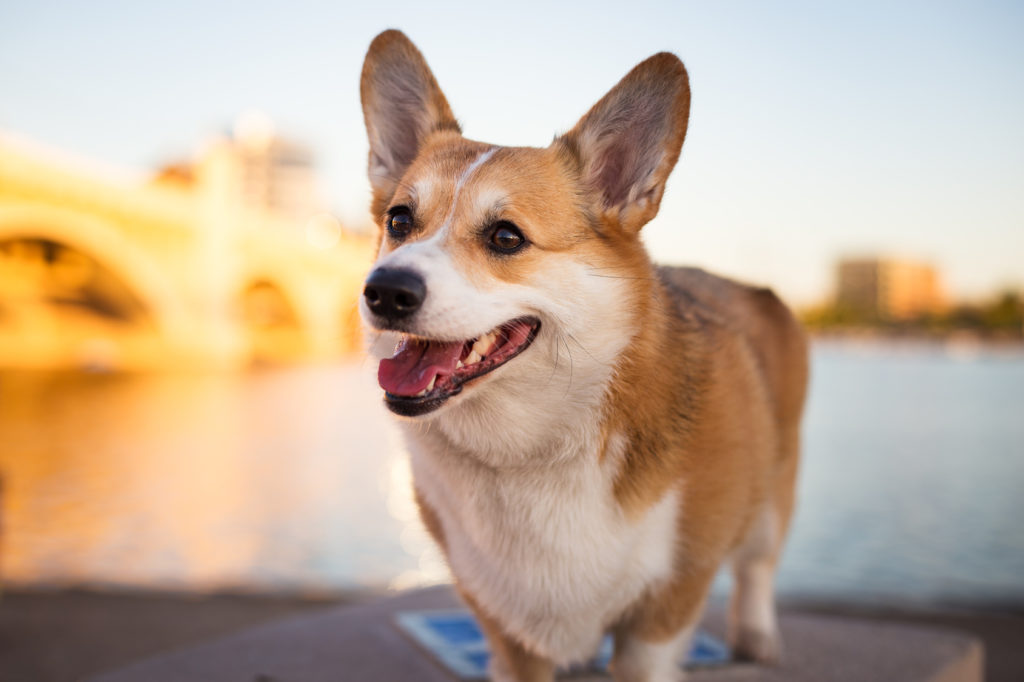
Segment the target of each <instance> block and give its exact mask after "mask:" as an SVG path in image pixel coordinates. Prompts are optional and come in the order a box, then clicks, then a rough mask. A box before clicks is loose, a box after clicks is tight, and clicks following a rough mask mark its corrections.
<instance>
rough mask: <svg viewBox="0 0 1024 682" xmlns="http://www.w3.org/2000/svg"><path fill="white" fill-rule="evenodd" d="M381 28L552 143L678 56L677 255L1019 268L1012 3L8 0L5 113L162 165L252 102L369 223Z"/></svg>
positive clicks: (795, 283) (657, 238) (484, 103)
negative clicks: (650, 69) (688, 103)
mask: <svg viewBox="0 0 1024 682" xmlns="http://www.w3.org/2000/svg"><path fill="white" fill-rule="evenodd" d="M371 6H373V7H371ZM388 27H396V28H401V29H403V30H404V31H405V32H406V33H408V34H409V36H410V37H411V38H412V39H413V40H414V41H415V42H416V43H417V44H418V45H419V47H420V49H421V50H422V51H423V52H424V54H425V55H426V56H427V59H428V61H429V62H430V64H431V66H432V68H433V69H434V72H435V74H436V75H437V77H438V80H439V81H440V83H441V86H442V88H444V90H445V91H446V93H447V94H448V98H449V101H450V102H451V103H452V106H453V108H454V110H455V113H456V116H458V117H459V119H460V120H461V121H462V122H463V124H464V128H465V132H466V134H467V135H468V136H470V137H475V138H478V139H484V140H487V141H490V142H496V143H502V144H529V145H545V144H547V143H548V142H549V141H550V139H551V137H552V135H553V134H554V133H555V132H556V131H564V130H566V129H568V128H569V127H571V126H572V125H573V123H575V121H576V119H577V118H578V117H579V116H580V115H581V114H582V113H583V112H584V111H586V110H587V108H588V107H589V106H590V105H591V104H592V103H593V102H594V101H596V100H597V99H598V98H599V97H600V96H601V95H602V94H604V92H605V91H606V90H607V89H608V88H610V87H611V86H612V85H613V84H614V83H615V82H616V81H617V80H618V79H619V78H620V77H621V76H622V75H624V74H625V73H626V72H627V71H628V70H629V69H630V68H631V67H632V66H633V65H634V64H635V63H636V62H638V61H640V60H641V59H643V58H645V57H647V56H649V55H650V54H652V53H654V52H657V51H659V50H671V51H673V52H675V53H677V54H678V55H679V56H680V57H682V58H683V60H684V62H686V65H687V67H688V69H689V71H690V78H691V85H692V88H693V106H692V115H691V122H690V131H689V135H688V137H687V141H686V145H685V147H684V150H683V156H682V158H681V160H680V164H679V166H677V169H676V172H675V174H674V175H673V178H672V180H671V181H670V183H669V188H668V193H667V196H666V198H665V201H664V203H663V206H662V211H661V215H659V217H658V218H657V219H656V220H655V221H654V222H652V223H651V224H650V225H648V226H647V227H646V228H645V230H644V232H645V238H646V240H647V243H648V245H649V246H650V248H651V250H652V251H653V253H654V254H655V256H656V258H657V259H659V260H661V261H664V262H679V263H696V264H700V265H704V266H706V267H709V268H713V269H715V270H718V271H723V272H726V273H728V274H732V275H736V276H740V277H744V278H747V279H751V280H754V281H758V282H762V283H767V284H771V285H773V286H776V287H777V288H778V289H779V290H780V291H782V292H783V293H784V294H786V295H788V296H790V297H791V298H793V299H794V300H796V301H797V302H800V303H806V302H808V301H812V300H814V299H816V298H820V297H821V296H823V295H824V294H825V293H827V291H828V288H829V287H830V286H831V273H832V264H833V262H834V260H835V258H836V257H838V256H839V255H841V254H844V253H848V252H855V253H867V252H875V251H882V252H885V253H892V254H895V255H904V256H909V257H917V258H922V259H927V260H931V261H933V262H935V263H936V264H937V265H939V266H940V267H941V268H942V271H943V273H944V275H945V277H946V282H947V285H948V288H949V289H951V290H952V291H953V293H955V294H959V295H965V296H977V295H979V294H983V293H985V292H987V291H989V290H991V289H993V288H995V287H1001V286H1006V285H1016V286H1021V285H1024V3H1019V2H960V3H948V2H877V3H876V2H857V3H822V2H772V3H765V2H713V3H709V2H703V3H697V2H646V1H643V0H636V1H631V2H619V3H606V2H594V1H592V2H580V3H557V4H556V3H551V4H550V6H548V3H542V2H532V1H530V2H519V3H516V4H515V5H514V6H513V4H512V3H507V2H506V3H496V4H493V5H491V4H489V3H484V2H473V3H444V2H414V3H409V2H399V1H395V2H389V3H358V4H357V3H344V2H332V3H327V2H312V1H309V0H293V1H291V2H231V3H214V2H199V1H196V0H181V1H179V2H176V3H145V2H109V1H108V2H103V1H99V2H70V1H69V2H51V1H47V0H35V1H34V2H18V3H15V2H6V3H4V4H3V5H2V6H0V129H4V130H7V131H9V132H16V133H19V134H22V135H25V136H27V137H30V138H32V139H35V140H37V141H39V142H42V143H44V144H47V145H51V146H54V147H58V148H61V149H65V150H67V151H70V152H72V153H74V154H76V155H80V156H84V157H88V158H93V159H99V160H103V161H105V162H108V163H111V164H115V165H120V166H125V167H129V168H148V167H152V166H155V165H156V164H159V163H160V162H162V161H166V160H168V159H173V158H180V157H183V156H187V155H188V154H189V153H190V152H191V151H192V150H194V149H195V148H196V147H197V146H198V144H199V143H200V142H201V141H202V140H203V139H204V138H205V137H207V136H208V135H210V134H211V133H213V132H216V131H219V130H223V129H225V128H226V127H227V126H228V125H229V124H230V123H231V121H232V120H233V119H234V118H235V116H236V115H237V114H238V113H239V112H241V111H243V110H246V109H250V108H257V109H260V110H263V111H265V112H267V113H268V114H269V115H271V116H272V117H273V118H274V119H275V121H276V122H277V124H278V129H279V130H281V131H282V132H283V133H285V134H287V135H288V136H290V137H292V138H295V139H297V140H300V141H302V142H305V143H307V144H309V145H310V146H312V147H313V148H314V150H315V152H316V154H317V159H318V163H319V168H320V170H321V172H322V174H323V182H324V188H325V190H326V191H327V192H328V193H329V195H330V197H331V199H332V204H333V206H334V207H335V208H336V209H337V212H338V214H339V216H340V217H341V218H342V219H343V220H346V221H347V222H349V223H356V222H365V221H366V220H367V214H366V206H367V204H368V186H367V183H366V180H365V158H366V156H365V155H366V141H365V133H364V130H363V123H362V114H361V111H360V108H359V101H358V77H359V70H360V67H361V63H362V57H363V54H364V52H365V50H366V46H367V45H368V44H369V42H370V40H371V39H372V38H373V36H374V35H375V34H376V33H377V32H379V31H380V30H382V29H384V28H388Z"/></svg>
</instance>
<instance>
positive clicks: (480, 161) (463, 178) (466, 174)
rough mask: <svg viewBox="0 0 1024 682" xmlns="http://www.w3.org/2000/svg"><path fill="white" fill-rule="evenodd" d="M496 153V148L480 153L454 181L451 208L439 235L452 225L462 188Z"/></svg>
mask: <svg viewBox="0 0 1024 682" xmlns="http://www.w3.org/2000/svg"><path fill="white" fill-rule="evenodd" d="M496 151H498V148H497V147H491V148H490V149H488V150H487V151H485V152H482V153H481V154H480V156H478V157H476V158H475V159H473V163H471V164H469V165H468V166H466V170H464V171H462V175H460V176H459V179H458V180H456V181H455V189H454V190H453V191H452V206H451V208H450V209H449V210H448V217H446V218H445V219H444V222H443V223H442V224H441V229H440V230H439V231H438V232H439V233H443V232H447V230H448V228H449V227H451V225H452V218H454V217H455V208H456V207H457V206H458V205H459V193H460V192H462V188H463V187H465V186H466V183H467V182H469V179H470V178H471V177H472V176H473V173H475V172H476V170H477V169H478V168H480V166H482V165H484V164H485V163H487V160H488V159H490V158H491V157H492V156H494V152H496Z"/></svg>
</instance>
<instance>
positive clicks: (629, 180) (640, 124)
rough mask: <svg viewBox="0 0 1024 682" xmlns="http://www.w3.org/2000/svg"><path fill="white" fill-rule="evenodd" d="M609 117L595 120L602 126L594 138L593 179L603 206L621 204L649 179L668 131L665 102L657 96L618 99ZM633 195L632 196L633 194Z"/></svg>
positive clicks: (641, 190)
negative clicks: (617, 108) (621, 100)
mask: <svg viewBox="0 0 1024 682" xmlns="http://www.w3.org/2000/svg"><path fill="white" fill-rule="evenodd" d="M619 106H620V107H621V109H620V110H619V111H618V112H616V113H617V115H615V116H614V118H612V119H611V120H607V121H597V122H595V123H596V125H597V126H598V127H599V128H604V130H603V131H601V133H600V137H599V138H598V140H597V144H596V145H595V146H596V147H597V149H596V157H595V164H594V166H593V168H592V173H593V175H592V178H593V179H592V182H593V183H594V185H596V186H597V188H598V189H599V190H600V191H601V193H602V195H603V196H604V200H605V206H607V207H613V206H621V205H623V204H625V203H626V202H627V201H629V200H630V194H631V192H633V190H634V188H636V189H638V190H640V192H638V193H646V192H645V190H647V189H648V188H646V187H637V185H642V184H644V183H646V182H647V181H648V179H649V178H650V176H651V174H652V173H653V172H654V170H655V169H656V168H657V167H658V164H659V163H660V162H661V158H662V152H663V150H662V146H663V145H664V144H665V143H666V140H665V134H666V133H667V131H668V125H667V123H668V122H667V120H666V119H667V117H668V113H669V112H668V111H667V110H666V107H665V103H664V102H660V101H658V98H649V99H638V100H633V101H632V102H625V103H620V104H619ZM634 198H635V197H634Z"/></svg>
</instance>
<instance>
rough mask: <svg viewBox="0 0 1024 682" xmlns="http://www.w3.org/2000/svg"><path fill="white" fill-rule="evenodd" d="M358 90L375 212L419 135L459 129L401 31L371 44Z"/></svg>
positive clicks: (415, 149) (416, 146)
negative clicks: (367, 144) (361, 105)
mask: <svg viewBox="0 0 1024 682" xmlns="http://www.w3.org/2000/svg"><path fill="white" fill-rule="evenodd" d="M359 92H360V95H361V97H362V101H363V118H364V119H365V121H366V132H367V135H368V136H369V138H370V164H369V174H370V185H371V186H372V187H373V210H374V212H375V213H380V212H382V211H383V210H384V209H385V208H386V206H384V205H383V204H385V203H386V202H387V201H388V199H390V198H391V196H392V195H393V194H394V192H395V189H396V187H397V186H398V182H399V180H401V179H402V175H404V174H405V171H406V169H407V168H408V167H409V164H410V163H412V160H413V159H415V158H416V155H417V154H418V153H419V150H420V148H421V147H422V145H423V142H424V140H425V139H426V138H427V137H428V136H429V135H430V134H431V133H433V132H434V131H437V130H453V131H455V132H461V131H460V129H459V124H458V122H457V121H456V120H455V116H453V115H452V110H451V108H450V107H449V106H448V100H446V99H445V97H444V93H443V92H441V88H440V87H438V85H437V81H436V80H434V74H433V73H431V71H430V67H428V66H427V62H426V60H425V59H423V55H422V54H420V51H419V50H417V49H416V46H415V45H413V44H412V41H410V40H409V39H408V38H407V37H405V34H404V33H402V32H401V31H394V30H391V31H384V32H383V33H381V34H380V35H378V36H377V37H376V38H374V39H373V42H372V43H370V49H369V50H368V51H367V53H366V61H365V62H363V75H362V79H361V81H360V84H359Z"/></svg>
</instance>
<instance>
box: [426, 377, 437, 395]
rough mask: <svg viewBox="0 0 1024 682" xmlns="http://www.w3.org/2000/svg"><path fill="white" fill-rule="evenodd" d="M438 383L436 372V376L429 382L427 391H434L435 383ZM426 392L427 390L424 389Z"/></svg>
mask: <svg viewBox="0 0 1024 682" xmlns="http://www.w3.org/2000/svg"><path fill="white" fill-rule="evenodd" d="M436 383H437V375H436V374H435V375H434V378H433V379H431V380H430V383H429V384H427V391H433V390H434V384H436ZM424 393H426V391H424Z"/></svg>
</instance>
